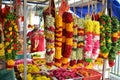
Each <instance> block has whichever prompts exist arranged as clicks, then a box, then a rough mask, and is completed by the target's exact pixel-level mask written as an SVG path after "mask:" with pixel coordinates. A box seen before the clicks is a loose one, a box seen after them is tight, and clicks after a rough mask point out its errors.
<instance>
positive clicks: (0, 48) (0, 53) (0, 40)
mask: <svg viewBox="0 0 120 80" xmlns="http://www.w3.org/2000/svg"><path fill="white" fill-rule="evenodd" d="M4 57H5V51H4V35H3V29H2V24H1V23H0V58H4Z"/></svg>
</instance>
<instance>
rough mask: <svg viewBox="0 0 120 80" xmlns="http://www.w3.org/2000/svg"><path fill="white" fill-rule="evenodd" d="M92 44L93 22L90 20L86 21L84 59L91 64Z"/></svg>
mask: <svg viewBox="0 0 120 80" xmlns="http://www.w3.org/2000/svg"><path fill="white" fill-rule="evenodd" d="M92 44H93V21H92V20H91V19H86V20H85V47H84V58H85V60H86V61H87V62H92V49H93V47H92V46H93V45H92Z"/></svg>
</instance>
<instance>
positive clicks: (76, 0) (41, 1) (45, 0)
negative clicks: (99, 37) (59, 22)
mask: <svg viewBox="0 0 120 80" xmlns="http://www.w3.org/2000/svg"><path fill="white" fill-rule="evenodd" d="M6 1H8V2H9V1H10V0H2V2H3V3H5V2H6ZM12 1H16V0H12ZM21 1H22V2H23V1H24V0H21ZM49 1H50V0H27V2H28V3H29V4H38V6H46V5H48V4H49ZM61 1H62V0H54V2H55V5H56V6H58V5H60V4H61ZM65 1H66V2H68V4H69V5H70V6H71V7H74V6H85V5H88V4H89V3H90V4H95V3H97V2H98V1H101V0H65Z"/></svg>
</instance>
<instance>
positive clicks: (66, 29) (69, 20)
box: [62, 12, 73, 68]
mask: <svg viewBox="0 0 120 80" xmlns="http://www.w3.org/2000/svg"><path fill="white" fill-rule="evenodd" d="M62 18H63V40H62V42H63V45H62V56H63V58H62V66H63V67H65V68H66V67H68V65H69V58H70V55H71V53H72V45H73V38H72V37H73V17H72V14H71V13H69V12H64V13H63V15H62Z"/></svg>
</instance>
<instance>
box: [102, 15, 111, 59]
mask: <svg viewBox="0 0 120 80" xmlns="http://www.w3.org/2000/svg"><path fill="white" fill-rule="evenodd" d="M100 24H101V28H100V57H103V58H108V54H109V52H110V50H111V44H112V41H111V19H110V17H109V16H108V15H102V16H101V17H100Z"/></svg>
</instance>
